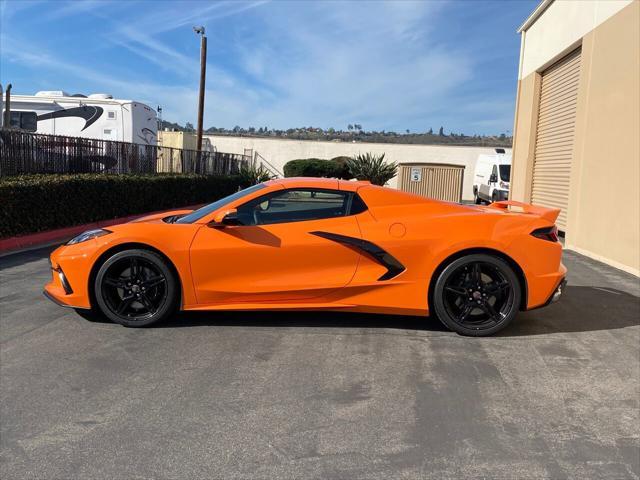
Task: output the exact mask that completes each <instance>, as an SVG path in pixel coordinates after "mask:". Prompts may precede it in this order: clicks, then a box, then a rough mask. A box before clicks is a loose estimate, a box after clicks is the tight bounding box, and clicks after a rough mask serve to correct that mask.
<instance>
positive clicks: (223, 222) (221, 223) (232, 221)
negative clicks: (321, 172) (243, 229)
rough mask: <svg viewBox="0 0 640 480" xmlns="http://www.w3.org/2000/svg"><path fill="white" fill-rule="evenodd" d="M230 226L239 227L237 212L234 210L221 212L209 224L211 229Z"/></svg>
mask: <svg viewBox="0 0 640 480" xmlns="http://www.w3.org/2000/svg"><path fill="white" fill-rule="evenodd" d="M231 225H240V220H239V219H238V211H237V210H236V209H235V208H230V209H229V210H223V211H222V212H220V213H218V214H217V215H216V216H215V217H213V221H212V222H210V223H209V226H210V227H212V228H224V227H227V226H231Z"/></svg>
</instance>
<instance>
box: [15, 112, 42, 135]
mask: <svg viewBox="0 0 640 480" xmlns="http://www.w3.org/2000/svg"><path fill="white" fill-rule="evenodd" d="M9 124H10V125H11V128H19V129H21V130H26V131H27V132H35V131H36V130H38V115H37V114H36V112H11V118H10V120H9Z"/></svg>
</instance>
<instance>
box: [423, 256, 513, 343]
mask: <svg viewBox="0 0 640 480" xmlns="http://www.w3.org/2000/svg"><path fill="white" fill-rule="evenodd" d="M521 296H522V292H521V290H520V282H519V280H518V277H517V276H516V274H515V272H514V271H513V269H512V268H511V267H510V266H509V264H508V263H507V262H505V261H504V260H502V259H500V258H498V257H494V256H492V255H486V254H474V255H467V256H465V257H461V258H458V259H457V260H454V261H453V262H451V263H450V264H449V265H447V267H446V268H445V269H444V270H443V271H442V273H441V274H440V275H439V277H438V279H437V280H436V284H435V287H434V290H433V307H434V310H435V313H436V315H437V316H438V318H439V319H440V321H442V323H444V324H445V325H446V326H447V327H448V328H450V329H451V330H453V331H454V332H457V333H459V334H461V335H471V336H476V337H481V336H485V335H491V334H494V333H496V332H498V331H499V330H502V329H503V328H504V327H506V326H507V325H508V324H509V323H510V322H511V321H512V320H513V318H514V317H515V316H516V314H517V313H518V310H519V306H520V299H521Z"/></svg>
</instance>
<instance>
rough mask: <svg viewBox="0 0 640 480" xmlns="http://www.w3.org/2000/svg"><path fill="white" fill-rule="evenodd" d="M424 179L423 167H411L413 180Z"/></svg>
mask: <svg viewBox="0 0 640 480" xmlns="http://www.w3.org/2000/svg"><path fill="white" fill-rule="evenodd" d="M421 180H422V168H420V167H412V168H411V181H412V182H419V181H421Z"/></svg>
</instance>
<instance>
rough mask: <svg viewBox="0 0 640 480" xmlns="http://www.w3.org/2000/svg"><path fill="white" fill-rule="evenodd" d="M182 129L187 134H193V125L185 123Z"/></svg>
mask: <svg viewBox="0 0 640 480" xmlns="http://www.w3.org/2000/svg"><path fill="white" fill-rule="evenodd" d="M184 129H185V130H186V131H187V132H193V130H194V128H193V123H191V122H187V123H186V124H185V125H184Z"/></svg>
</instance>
